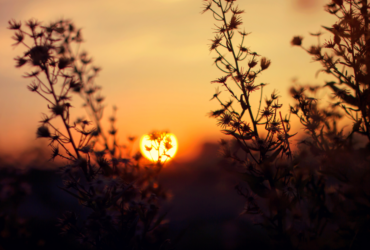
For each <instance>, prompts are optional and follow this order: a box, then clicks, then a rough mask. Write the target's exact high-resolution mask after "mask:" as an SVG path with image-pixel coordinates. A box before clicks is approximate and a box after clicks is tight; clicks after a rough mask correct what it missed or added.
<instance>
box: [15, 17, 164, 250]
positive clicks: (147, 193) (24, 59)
mask: <svg viewBox="0 0 370 250" xmlns="http://www.w3.org/2000/svg"><path fill="white" fill-rule="evenodd" d="M9 25H10V26H9V29H12V30H15V35H14V36H13V39H14V40H15V41H16V42H15V43H14V46H17V45H20V44H21V45H24V46H25V47H26V48H27V50H26V52H25V53H24V54H23V55H22V56H18V57H17V58H15V60H16V67H22V66H24V65H26V64H27V65H29V66H30V67H32V69H33V71H32V72H29V73H26V74H25V75H24V77H26V78H31V79H33V81H32V83H31V84H30V85H29V86H28V89H29V90H30V91H32V92H34V93H36V94H38V95H39V96H41V97H42V98H43V99H45V101H46V102H47V107H48V109H49V114H43V117H42V120H41V121H40V123H41V125H40V126H39V127H38V129H37V137H38V138H45V139H47V140H48V141H49V146H50V148H51V149H52V156H51V158H52V159H54V158H56V157H60V158H62V159H63V160H64V161H65V165H64V167H63V168H62V170H61V174H62V176H63V179H64V182H65V186H64V187H61V189H63V190H65V191H66V192H67V193H69V194H70V195H72V196H74V197H75V198H76V199H77V200H78V202H79V203H80V204H81V205H82V206H85V207H87V208H88V215H87V218H86V219H83V220H82V221H81V220H80V219H79V218H78V217H77V215H76V214H75V213H74V212H67V213H65V214H64V215H63V217H62V218H61V219H60V223H59V226H60V227H61V229H62V231H63V232H65V233H71V234H74V235H75V236H76V237H77V238H78V239H79V240H80V241H81V242H82V243H86V244H88V245H91V246H93V247H95V248H96V249H126V248H129V249H157V248H160V246H161V245H162V244H163V242H164V238H163V237H162V236H163V232H164V229H165V224H164V223H163V219H164V216H165V214H159V212H160V211H159V208H160V203H161V201H162V200H164V199H165V198H166V196H167V194H166V192H165V191H164V190H163V189H162V187H161V186H160V185H158V183H157V175H158V173H159V171H160V169H161V168H162V166H163V163H162V162H161V161H160V160H158V161H157V162H156V163H153V164H149V165H148V164H146V165H145V163H144V162H143V160H142V157H141V155H140V153H137V154H135V155H131V154H130V153H129V152H130V150H128V148H127V146H125V145H120V144H119V143H118V139H117V129H116V128H115V126H114V123H115V120H116V118H115V111H116V108H114V110H113V111H114V114H113V116H111V117H110V118H109V120H110V122H111V127H110V129H109V131H108V134H109V135H107V134H106V133H104V132H103V129H102V126H101V124H100V121H101V119H102V116H103V108H104V105H103V104H102V103H103V100H104V98H103V97H102V96H101V95H100V93H99V90H100V87H99V86H97V85H96V84H95V82H94V79H95V77H96V76H97V73H98V72H99V70H100V69H99V68H97V67H94V66H92V65H91V63H92V59H91V58H90V57H89V56H88V55H87V53H86V52H80V51H79V47H80V44H81V42H82V41H83V40H82V36H81V30H79V29H76V28H75V27H74V24H73V23H72V22H70V21H68V20H61V21H58V22H55V23H51V24H49V25H42V24H41V23H40V22H38V21H36V20H29V21H28V22H26V23H25V25H23V24H21V23H17V22H16V21H9ZM24 26H25V27H24ZM73 46H76V47H77V49H76V50H74V49H73ZM73 93H75V94H78V95H80V96H81V98H82V100H83V101H84V107H85V108H86V109H87V113H88V114H89V117H90V119H85V118H77V119H76V120H75V121H73V120H72V112H71V110H72V108H73V106H72V105H71V101H72V94H73ZM60 127H61V128H60ZM156 134H158V133H154V135H156ZM160 134H162V133H160ZM152 138H153V140H156V143H158V144H160V143H167V144H168V146H171V145H170V144H171V142H167V141H166V142H164V141H163V142H162V140H164V139H165V138H166V136H161V137H158V136H152ZM134 139H135V138H134V137H129V138H128V140H129V142H133V141H134Z"/></svg>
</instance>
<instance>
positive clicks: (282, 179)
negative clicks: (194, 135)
mask: <svg viewBox="0 0 370 250" xmlns="http://www.w3.org/2000/svg"><path fill="white" fill-rule="evenodd" d="M235 2H236V0H224V1H222V0H213V1H206V3H205V6H204V9H203V12H206V11H208V12H212V14H213V17H214V18H215V20H216V21H217V22H218V23H219V25H216V27H217V29H216V36H215V38H214V39H213V40H212V44H211V46H210V50H211V51H215V52H216V53H217V57H216V59H215V65H216V66H217V67H218V68H219V69H220V71H222V72H223V73H224V76H222V77H220V78H218V79H217V80H215V81H212V83H218V84H221V85H222V87H223V88H224V89H225V90H226V92H227V93H228V94H229V96H230V98H231V100H230V101H226V102H225V101H223V100H222V99H221V97H220V93H221V92H220V91H218V90H217V91H216V94H215V95H214V96H213V98H212V99H216V100H217V101H218V102H219V103H220V105H221V109H219V110H216V111H212V112H211V113H210V116H211V117H215V118H217V119H218V125H219V126H221V127H222V128H223V132H224V133H225V134H228V135H230V136H231V137H232V138H233V139H234V141H235V142H236V143H234V145H230V142H227V141H225V140H222V141H221V144H222V146H223V153H224V156H225V157H226V158H229V159H231V160H232V162H233V164H236V165H237V166H238V167H239V175H240V176H241V178H242V179H243V181H244V182H241V183H239V184H238V185H236V190H237V192H238V193H239V194H240V195H242V196H243V197H245V199H246V205H245V209H244V211H243V212H242V214H244V215H246V216H248V217H249V218H251V220H252V221H253V222H254V223H255V224H256V225H260V226H262V227H263V228H264V229H265V230H266V231H267V233H268V235H269V236H270V239H271V244H272V246H273V247H274V248H276V249H351V248H352V249H360V248H361V246H362V245H364V246H365V245H366V246H368V243H369V242H368V239H367V236H368V235H369V232H370V226H369V225H370V221H369V218H368V214H369V211H370V207H369V204H370V200H369V194H370V193H369V192H370V189H369V185H368V184H366V183H368V181H369V178H368V176H369V166H370V162H369V158H368V154H369V146H368V145H369V144H368V145H367V147H365V148H360V149H357V150H356V149H355V148H354V147H353V145H354V144H353V135H354V133H359V134H361V135H363V136H366V137H367V138H368V129H369V127H368V124H369V98H368V95H369V91H368V88H369V86H368V82H369V79H368V76H367V75H368V74H367V64H368V60H367V58H368V57H369V52H368V46H367V40H368V36H369V34H368V29H369V28H368V26H369V22H368V8H369V5H368V3H367V1H353V0H348V1H342V0H334V1H332V3H330V4H328V5H327V6H326V9H327V11H328V12H329V13H331V14H333V15H336V16H337V17H338V19H339V22H337V23H336V24H335V25H333V27H332V28H328V27H324V28H325V29H327V30H328V31H330V32H331V33H333V35H334V38H333V40H329V41H326V43H325V44H324V45H320V44H319V45H317V46H312V47H311V48H309V49H306V51H307V52H308V53H309V54H311V55H312V56H313V57H314V59H315V60H316V61H320V62H321V63H322V65H323V71H324V72H327V73H328V74H331V75H332V76H334V77H335V78H336V79H337V81H335V82H334V81H332V82H328V83H326V85H325V86H327V87H329V88H331V90H332V91H333V97H334V98H336V100H337V102H336V103H334V104H333V105H331V106H330V107H321V106H320V105H319V103H318V100H316V99H315V98H313V97H311V96H310V95H309V94H307V91H309V90H311V91H313V92H315V91H317V89H318V88H317V87H315V86H309V87H308V88H303V87H302V88H292V89H291V94H292V96H293V97H294V99H295V100H296V101H297V104H296V105H294V106H291V107H290V113H291V114H293V115H297V116H298V117H299V119H300V121H301V123H302V125H303V126H304V128H305V130H306V132H307V133H308V134H309V136H310V137H311V139H310V140H305V141H304V143H305V144H307V145H309V150H307V149H306V148H303V149H299V151H297V152H295V153H294V155H293V154H292V151H291V149H290V144H289V140H288V139H289V138H290V137H291V136H292V135H290V134H289V131H290V125H289V119H288V118H289V116H288V117H285V118H284V119H283V117H282V116H281V114H280V111H279V109H280V108H281V104H279V103H278V96H277V94H276V92H273V93H272V94H271V97H270V98H267V99H266V100H265V107H264V108H262V109H261V108H260V107H261V103H262V89H263V87H264V84H263V83H260V84H257V83H256V79H257V77H258V75H259V74H261V73H262V71H264V70H266V69H267V68H268V67H269V66H270V61H269V60H267V59H266V58H261V59H260V61H259V66H260V67H258V61H257V60H258V58H259V55H258V54H257V53H256V52H251V50H250V49H249V48H247V47H245V45H244V44H243V42H244V38H245V37H246V36H247V35H248V34H247V33H245V32H241V31H239V35H240V36H241V39H240V40H241V43H240V44H239V45H238V47H234V46H235V45H234V44H235V40H236V39H235V37H234V35H236V34H237V33H236V32H237V31H238V28H239V26H240V25H241V24H242V20H241V17H240V15H241V14H242V13H243V12H244V11H243V10H240V9H239V8H238V7H236V6H235ZM228 15H229V16H230V17H229V18H228V17H227V16H228ZM312 35H314V36H318V37H320V35H321V34H320V33H318V34H312ZM301 42H302V37H300V36H296V37H294V38H293V40H292V44H293V45H297V46H301ZM324 49H327V50H332V51H333V52H334V55H329V54H328V53H327V52H324ZM221 50H224V51H226V52H227V53H228V55H229V57H227V56H224V55H223V52H222V51H221ZM245 59H247V60H248V63H247V67H246V70H244V69H243V68H242V67H241V66H240V65H241V61H243V60H245ZM339 66H341V67H342V68H339ZM255 68H257V69H255ZM258 89H260V90H261V99H260V101H259V103H258V104H257V106H258V109H257V113H254V109H253V107H252V104H251V102H250V96H251V94H252V93H253V91H255V90H258ZM235 102H236V104H237V105H236V106H235V105H233V104H234V103H235ZM337 107H341V108H342V109H343V110H344V111H345V113H346V114H347V115H348V116H349V118H350V119H352V120H353V127H352V130H351V131H350V132H349V133H348V135H345V133H344V129H338V125H337V124H338V121H339V119H341V118H342V114H341V113H340V112H339V111H338V109H337ZM263 132H265V134H266V136H265V137H263V136H262V135H263ZM279 155H280V156H281V157H280V158H279V157H278V156H279ZM240 172H241V173H240ZM366 235H367V236H366Z"/></svg>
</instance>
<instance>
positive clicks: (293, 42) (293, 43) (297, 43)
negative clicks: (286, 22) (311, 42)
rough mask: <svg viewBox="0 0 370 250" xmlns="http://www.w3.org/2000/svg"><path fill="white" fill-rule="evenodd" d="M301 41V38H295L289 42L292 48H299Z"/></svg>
mask: <svg viewBox="0 0 370 250" xmlns="http://www.w3.org/2000/svg"><path fill="white" fill-rule="evenodd" d="M302 39H303V37H301V36H295V37H293V40H292V41H291V44H292V45H293V46H301V45H302Z"/></svg>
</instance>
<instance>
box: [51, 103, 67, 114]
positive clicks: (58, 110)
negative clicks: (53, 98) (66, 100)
mask: <svg viewBox="0 0 370 250" xmlns="http://www.w3.org/2000/svg"><path fill="white" fill-rule="evenodd" d="M50 109H51V112H53V114H54V115H57V116H58V115H63V112H64V109H65V107H64V105H60V104H57V105H54V106H53V107H51V108H50Z"/></svg>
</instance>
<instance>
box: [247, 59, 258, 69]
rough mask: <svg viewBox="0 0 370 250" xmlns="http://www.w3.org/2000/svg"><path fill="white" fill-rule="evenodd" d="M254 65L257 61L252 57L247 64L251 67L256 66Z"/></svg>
mask: <svg viewBox="0 0 370 250" xmlns="http://www.w3.org/2000/svg"><path fill="white" fill-rule="evenodd" d="M256 65H257V61H256V60H254V59H253V60H252V61H250V62H249V63H248V66H249V67H250V68H253V67H254V66H256Z"/></svg>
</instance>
